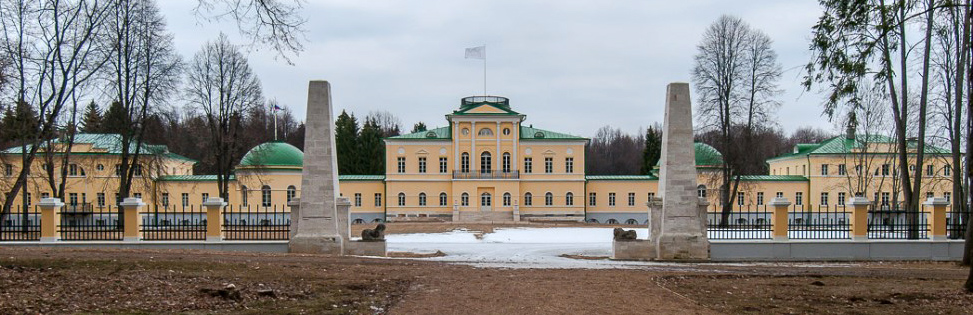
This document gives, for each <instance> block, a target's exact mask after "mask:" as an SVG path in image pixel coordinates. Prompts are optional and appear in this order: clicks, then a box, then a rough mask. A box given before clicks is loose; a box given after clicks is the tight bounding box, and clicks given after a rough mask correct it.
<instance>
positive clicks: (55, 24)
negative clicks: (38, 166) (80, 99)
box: [0, 0, 110, 208]
mask: <svg viewBox="0 0 973 315" xmlns="http://www.w3.org/2000/svg"><path fill="white" fill-rule="evenodd" d="M2 4H3V5H0V28H2V36H3V37H2V39H0V41H2V42H0V49H2V52H3V54H4V55H5V56H6V58H8V59H9V60H11V61H12V63H13V68H14V70H13V71H14V73H15V74H14V76H13V82H12V84H13V85H14V90H15V91H14V92H13V95H11V99H14V100H16V102H17V103H20V104H25V105H27V106H29V107H31V108H32V109H33V110H32V111H31V112H35V113H37V119H36V120H35V121H36V122H37V123H36V125H35V127H34V128H32V130H31V132H28V133H25V134H24V137H23V138H21V139H20V140H19V142H20V147H21V150H22V152H21V163H22V164H21V165H22V168H21V170H20V173H19V175H18V177H17V181H16V182H15V184H14V185H13V186H12V187H11V188H10V190H9V191H8V192H7V193H6V197H7V198H6V199H7V200H6V201H5V202H4V203H5V204H4V208H9V206H10V204H11V203H12V202H13V197H14V196H16V195H17V193H18V192H20V193H22V194H23V198H22V200H23V202H24V207H26V206H27V205H26V199H27V198H26V189H25V186H26V185H27V173H28V171H29V169H30V167H31V165H32V163H33V161H34V159H35V157H36V155H37V152H38V150H39V149H40V147H41V144H42V143H43V140H44V139H47V138H48V137H51V136H52V135H53V134H54V132H55V131H56V129H57V123H58V119H60V117H61V115H62V112H63V110H64V109H65V106H68V105H70V104H71V103H72V102H75V101H76V100H77V99H76V96H77V93H81V90H83V89H84V87H85V86H86V84H88V82H89V81H91V80H92V78H93V77H94V76H95V75H96V74H97V73H98V71H99V70H100V69H101V68H102V66H103V65H104V64H105V62H107V60H108V56H109V55H110V49H106V48H105V47H104V46H103V45H101V43H100V41H99V39H100V38H101V37H102V36H103V35H104V33H105V29H104V22H105V19H106V18H107V16H108V9H109V6H108V4H107V3H106V2H103V1H98V0H90V1H89V0H75V1H69V0H43V1H24V0H6V1H5V2H4V3H2ZM48 149H51V148H48Z"/></svg>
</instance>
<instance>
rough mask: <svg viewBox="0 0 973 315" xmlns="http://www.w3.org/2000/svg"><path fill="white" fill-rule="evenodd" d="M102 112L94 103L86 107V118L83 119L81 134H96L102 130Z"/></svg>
mask: <svg viewBox="0 0 973 315" xmlns="http://www.w3.org/2000/svg"><path fill="white" fill-rule="evenodd" d="M101 121H102V118H101V110H100V109H98V105H97V104H95V102H94V101H92V102H91V103H88V107H85V110H84V116H83V117H81V132H86V133H95V132H98V131H100V130H101V127H102V126H101Z"/></svg>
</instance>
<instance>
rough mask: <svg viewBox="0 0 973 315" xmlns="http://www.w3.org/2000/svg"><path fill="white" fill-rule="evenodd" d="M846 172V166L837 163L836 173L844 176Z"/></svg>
mask: <svg viewBox="0 0 973 315" xmlns="http://www.w3.org/2000/svg"><path fill="white" fill-rule="evenodd" d="M846 174H848V167H847V166H845V165H844V164H838V175H841V176H844V175H846Z"/></svg>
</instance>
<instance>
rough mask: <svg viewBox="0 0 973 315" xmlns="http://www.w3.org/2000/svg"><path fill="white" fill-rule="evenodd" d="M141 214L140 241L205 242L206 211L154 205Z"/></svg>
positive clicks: (201, 208) (203, 209) (199, 208)
mask: <svg viewBox="0 0 973 315" xmlns="http://www.w3.org/2000/svg"><path fill="white" fill-rule="evenodd" d="M150 208H151V209H148V210H150V211H147V212H142V213H141V214H142V228H141V232H142V239H143V240H147V241H169V240H205V239H206V209H205V208H204V207H196V206H188V207H182V206H173V205H166V206H159V205H154V206H152V207H150Z"/></svg>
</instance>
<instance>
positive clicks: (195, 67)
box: [187, 34, 263, 198]
mask: <svg viewBox="0 0 973 315" xmlns="http://www.w3.org/2000/svg"><path fill="white" fill-rule="evenodd" d="M187 94H188V95H187V97H188V99H189V101H190V103H191V104H192V105H193V106H195V107H196V108H198V109H200V110H201V111H202V113H203V116H204V117H205V120H206V125H207V128H208V129H209V137H210V139H209V141H210V143H211V144H212V146H211V148H210V150H211V151H212V152H215V154H214V159H215V161H214V163H213V164H214V166H215V169H216V170H215V171H216V175H217V183H218V185H219V192H220V196H221V197H223V198H226V197H227V196H228V195H227V194H228V192H229V179H230V175H231V174H232V173H233V165H234V164H235V163H236V162H237V155H238V153H237V152H239V148H240V147H241V141H242V140H241V139H240V137H239V136H238V134H239V132H240V129H241V123H242V120H243V115H244V113H246V111H247V110H249V109H250V108H251V107H253V106H261V105H262V104H263V100H262V95H261V94H262V92H261V87H260V81H259V80H258V79H257V77H256V75H255V74H254V73H253V71H252V70H251V69H250V65H249V64H248V62H247V58H246V57H245V56H243V54H242V53H240V49H239V48H238V47H237V46H235V45H233V44H232V43H230V41H229V39H227V37H226V35H223V34H220V36H219V38H217V39H216V40H215V41H211V42H208V43H206V44H205V45H203V48H202V49H201V50H200V51H199V52H198V53H196V56H195V57H193V61H192V63H191V64H190V66H189V76H188V87H187Z"/></svg>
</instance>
